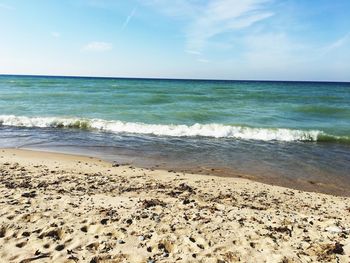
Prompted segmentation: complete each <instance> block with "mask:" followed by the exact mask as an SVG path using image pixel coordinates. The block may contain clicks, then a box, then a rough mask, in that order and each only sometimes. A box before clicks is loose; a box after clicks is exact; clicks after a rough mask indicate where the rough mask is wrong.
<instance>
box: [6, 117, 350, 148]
mask: <svg viewBox="0 0 350 263" xmlns="http://www.w3.org/2000/svg"><path fill="white" fill-rule="evenodd" d="M0 125H3V126H15V127H40V128H45V127H53V128H76V129H87V130H100V131H106V132H113V133H133V134H150V135H157V136H174V137H196V136H202V137H213V138H235V139H245V140H261V141H305V142H316V141H334V142H340V143H350V137H346V136H342V137H340V136H333V135H329V134H326V133H324V132H322V131H318V130H293V129H284V128H251V127H244V126H232V125H223V124H216V123H212V124H198V123H197V124H194V125H164V124H145V123H134V122H123V121H108V120H102V119H85V118H61V117H25V116H14V115H0Z"/></svg>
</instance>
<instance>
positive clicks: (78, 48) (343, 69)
mask: <svg viewBox="0 0 350 263" xmlns="http://www.w3.org/2000/svg"><path fill="white" fill-rule="evenodd" d="M0 36H1V41H0V74H40V75H42V74H49V75H85V76H115V77H161V78H210V79H273V80H335V81H350V1H349V0H334V1H330V0H187V1H185V0H128V1H126V0H57V1H54V0H52V1H48V0H0Z"/></svg>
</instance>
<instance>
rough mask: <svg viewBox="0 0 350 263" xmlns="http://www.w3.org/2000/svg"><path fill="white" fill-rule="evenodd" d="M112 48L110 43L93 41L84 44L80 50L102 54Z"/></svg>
mask: <svg viewBox="0 0 350 263" xmlns="http://www.w3.org/2000/svg"><path fill="white" fill-rule="evenodd" d="M112 48H113V45H112V44H111V43H107V42H98V41H94V42H90V43H88V44H86V45H85V46H84V47H83V48H82V50H83V51H92V52H104V51H109V50H111V49H112Z"/></svg>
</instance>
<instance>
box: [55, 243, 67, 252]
mask: <svg viewBox="0 0 350 263" xmlns="http://www.w3.org/2000/svg"><path fill="white" fill-rule="evenodd" d="M64 248H65V246H64V245H63V244H62V245H58V246H57V247H55V249H56V250H57V251H62V250H63V249H64Z"/></svg>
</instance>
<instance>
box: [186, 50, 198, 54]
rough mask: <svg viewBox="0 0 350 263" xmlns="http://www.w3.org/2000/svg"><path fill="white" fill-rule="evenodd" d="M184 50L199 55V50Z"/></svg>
mask: <svg viewBox="0 0 350 263" xmlns="http://www.w3.org/2000/svg"><path fill="white" fill-rule="evenodd" d="M185 52H186V53H188V54H191V55H201V52H199V51H196V50H190V49H186V50H185Z"/></svg>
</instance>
